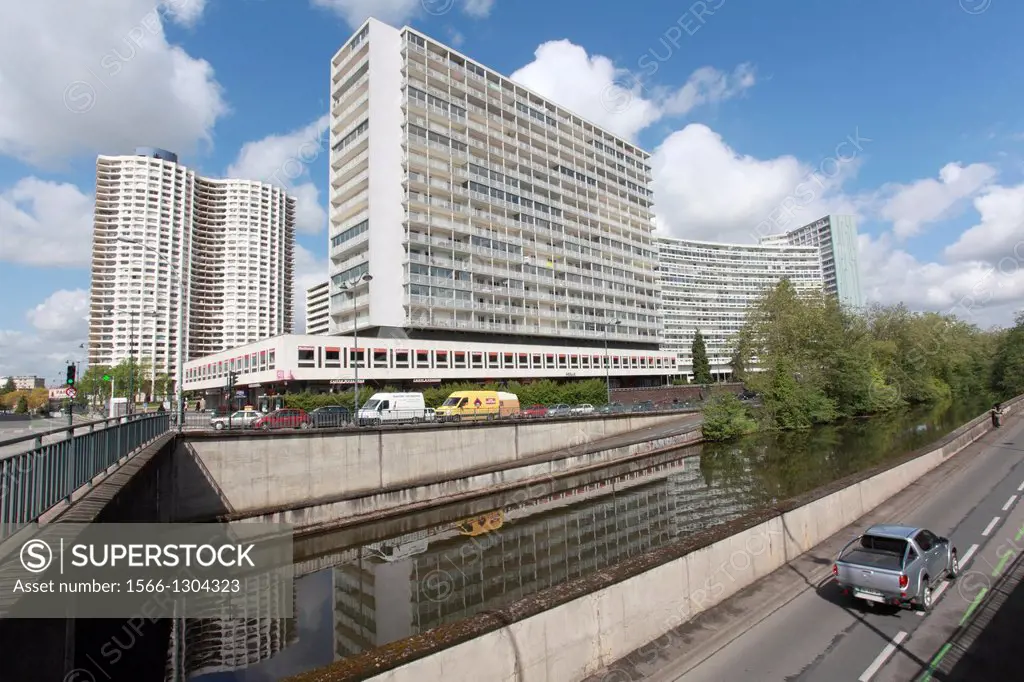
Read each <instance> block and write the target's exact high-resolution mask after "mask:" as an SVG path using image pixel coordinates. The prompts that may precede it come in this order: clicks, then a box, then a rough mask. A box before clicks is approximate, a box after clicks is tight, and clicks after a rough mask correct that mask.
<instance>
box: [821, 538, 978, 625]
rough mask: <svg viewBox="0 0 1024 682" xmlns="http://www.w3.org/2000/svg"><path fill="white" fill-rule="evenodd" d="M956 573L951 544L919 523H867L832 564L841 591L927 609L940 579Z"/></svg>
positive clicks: (957, 564) (869, 599)
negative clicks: (863, 530) (905, 524)
mask: <svg viewBox="0 0 1024 682" xmlns="http://www.w3.org/2000/svg"><path fill="white" fill-rule="evenodd" d="M959 572H960V562H959V560H958V559H957V552H956V547H954V546H953V545H952V543H951V542H950V541H949V539H947V538H944V537H940V536H938V535H936V534H935V533H933V532H931V531H930V530H926V529H924V528H911V527H909V526H888V525H884V526H872V527H871V528H868V529H867V531H866V532H865V533H864V534H863V535H861V536H860V537H858V538H857V539H855V540H853V541H852V542H850V543H849V544H847V545H846V547H844V548H843V551H842V552H840V553H839V558H837V559H836V562H835V564H834V565H833V566H832V575H834V576H835V579H836V582H837V583H838V584H839V587H840V588H842V589H843V591H844V593H847V594H852V595H853V597H854V598H856V599H862V600H864V601H865V603H867V604H868V605H869V606H870V605H871V604H873V603H877V604H891V605H896V606H903V605H909V606H911V607H917V608H920V609H921V610H922V611H930V610H931V608H932V594H933V590H934V588H935V586H936V585H938V584H939V583H940V582H941V581H942V580H943V579H944V578H949V579H950V580H952V579H954V578H956V576H957V574H958V573H959Z"/></svg>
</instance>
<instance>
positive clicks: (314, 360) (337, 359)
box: [185, 346, 675, 381]
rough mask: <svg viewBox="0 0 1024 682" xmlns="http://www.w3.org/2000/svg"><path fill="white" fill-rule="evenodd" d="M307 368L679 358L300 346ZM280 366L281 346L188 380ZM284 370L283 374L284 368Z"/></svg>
mask: <svg viewBox="0 0 1024 682" xmlns="http://www.w3.org/2000/svg"><path fill="white" fill-rule="evenodd" d="M295 362H296V366H297V367H299V368H302V369H317V368H320V369H343V368H348V369H352V368H354V367H355V366H356V365H358V366H359V367H361V368H371V369H494V370H498V369H535V370H540V369H562V370H571V369H604V368H605V367H609V368H612V369H665V370H672V369H674V368H675V358H673V357H662V356H657V357H652V356H649V355H640V354H628V355H622V354H619V353H616V354H605V353H601V352H595V353H593V354H590V353H552V352H531V353H522V352H517V353H507V352H491V351H453V350H409V349H405V348H339V347H331V346H300V347H299V348H298V351H297V352H296V356H295ZM274 369H276V350H275V349H273V348H271V349H268V350H262V351H256V352H252V353H247V354H245V355H240V356H238V357H235V358H231V359H229V360H220V361H217V362H210V363H207V364H205V365H201V366H198V367H190V368H187V369H186V370H185V380H186V381H204V380H209V379H221V378H226V377H227V375H228V373H229V372H236V373H238V374H248V373H255V372H265V371H270V370H274ZM279 374H283V373H282V372H279Z"/></svg>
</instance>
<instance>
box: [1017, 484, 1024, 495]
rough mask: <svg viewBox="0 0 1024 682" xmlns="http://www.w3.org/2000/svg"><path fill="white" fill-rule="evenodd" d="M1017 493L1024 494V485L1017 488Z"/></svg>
mask: <svg viewBox="0 0 1024 682" xmlns="http://www.w3.org/2000/svg"><path fill="white" fill-rule="evenodd" d="M1017 492H1019V493H1024V483H1021V484H1020V485H1019V486H1017Z"/></svg>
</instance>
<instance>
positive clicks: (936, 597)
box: [914, 580, 949, 618]
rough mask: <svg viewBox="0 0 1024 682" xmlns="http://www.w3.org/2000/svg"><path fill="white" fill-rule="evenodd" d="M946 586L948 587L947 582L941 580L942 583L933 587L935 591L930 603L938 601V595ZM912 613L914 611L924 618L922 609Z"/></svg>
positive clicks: (939, 595) (940, 594)
mask: <svg viewBox="0 0 1024 682" xmlns="http://www.w3.org/2000/svg"><path fill="white" fill-rule="evenodd" d="M947 587H949V582H948V581H945V580H943V581H942V584H941V585H939V586H938V587H936V588H935V592H934V593H933V594H932V604H937V603H939V597H941V596H942V593H943V592H945V591H946V588H947ZM914 613H916V614H917V615H918V617H919V618H924V611H915V612H914Z"/></svg>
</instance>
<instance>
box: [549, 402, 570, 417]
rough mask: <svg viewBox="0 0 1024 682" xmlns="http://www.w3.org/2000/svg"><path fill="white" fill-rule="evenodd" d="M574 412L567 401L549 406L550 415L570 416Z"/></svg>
mask: <svg viewBox="0 0 1024 682" xmlns="http://www.w3.org/2000/svg"><path fill="white" fill-rule="evenodd" d="M570 414H572V408H571V407H569V406H568V405H566V404H565V403H558V404H557V405H552V406H551V407H549V408H548V415H547V416H549V417H568V416H569V415H570Z"/></svg>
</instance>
